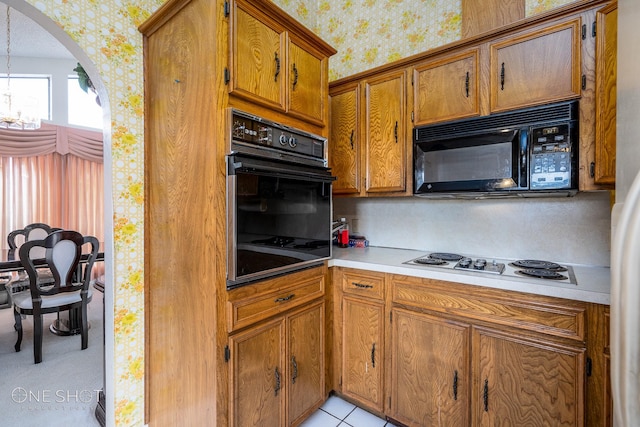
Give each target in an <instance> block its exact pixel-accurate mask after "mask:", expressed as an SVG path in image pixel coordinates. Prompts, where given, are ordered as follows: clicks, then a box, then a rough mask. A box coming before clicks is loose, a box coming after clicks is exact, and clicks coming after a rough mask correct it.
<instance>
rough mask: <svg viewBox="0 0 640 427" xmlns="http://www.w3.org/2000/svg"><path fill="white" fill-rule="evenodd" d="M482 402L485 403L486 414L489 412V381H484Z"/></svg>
mask: <svg viewBox="0 0 640 427" xmlns="http://www.w3.org/2000/svg"><path fill="white" fill-rule="evenodd" d="M482 400H483V401H484V412H489V380H484V392H483V393H482Z"/></svg>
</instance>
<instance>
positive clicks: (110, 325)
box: [0, 0, 114, 425]
mask: <svg viewBox="0 0 640 427" xmlns="http://www.w3.org/2000/svg"><path fill="white" fill-rule="evenodd" d="M0 4H3V5H5V4H6V5H8V6H10V7H11V8H13V9H15V10H17V11H19V12H20V13H22V14H23V15H25V16H26V17H28V18H30V19H31V20H33V21H34V22H35V23H37V24H38V25H39V26H40V27H42V28H43V29H44V30H45V31H47V32H48V33H49V34H51V35H52V36H53V37H54V38H55V39H56V40H58V41H59V42H60V44H61V45H62V46H64V47H65V48H66V49H67V50H68V51H69V52H71V54H72V55H73V56H74V57H75V58H76V60H77V61H78V62H79V63H80V64H82V66H83V68H84V69H85V70H86V72H87V74H88V75H89V77H90V78H91V80H92V82H93V84H94V86H95V87H96V89H97V92H98V97H99V99H100V103H101V106H102V110H103V120H104V131H103V135H104V137H103V139H104V148H103V152H104V206H105V212H104V218H105V219H104V224H105V230H104V236H105V242H104V252H105V277H106V287H105V295H104V303H105V307H106V310H105V318H104V322H105V357H104V360H105V361H109V362H110V363H105V366H104V378H105V380H104V384H103V386H104V387H105V391H106V393H107V395H110V394H111V393H113V388H114V387H113V384H114V366H113V363H112V362H111V361H113V360H114V356H113V354H114V310H113V308H114V292H113V288H114V287H113V286H112V283H113V282H114V267H113V253H114V248H113V241H114V238H113V229H114V226H113V202H112V201H113V196H112V195H113V189H112V181H113V179H112V173H113V172H112V171H113V159H112V155H111V152H112V144H111V135H112V129H111V123H112V121H111V108H110V99H109V96H108V93H107V88H106V86H105V84H104V82H103V80H102V77H101V75H100V73H99V71H98V68H97V66H96V65H95V63H94V62H93V61H92V60H91V59H90V57H89V56H88V54H87V53H86V52H85V51H84V50H83V49H82V48H81V47H80V46H79V45H78V43H76V42H75V41H74V40H73V39H72V38H71V36H70V35H69V34H68V33H67V32H65V30H63V29H62V28H61V27H60V26H59V25H58V24H57V23H56V22H54V21H53V20H52V19H51V18H50V17H48V16H47V15H45V14H44V13H42V12H41V11H40V10H38V9H37V8H35V7H34V6H33V5H31V4H29V3H27V1H25V0H0ZM3 9H4V8H3ZM93 344H94V345H100V344H99V343H93ZM94 403H95V401H94ZM106 413H107V418H108V424H109V425H112V424H113V423H114V421H113V420H114V405H113V403H112V402H110V400H109V399H107V401H106ZM60 415H62V414H54V416H56V417H57V416H60Z"/></svg>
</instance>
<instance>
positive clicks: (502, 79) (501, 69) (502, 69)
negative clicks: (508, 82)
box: [500, 62, 504, 90]
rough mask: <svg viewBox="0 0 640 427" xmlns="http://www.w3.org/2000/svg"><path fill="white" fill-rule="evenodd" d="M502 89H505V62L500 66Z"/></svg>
mask: <svg viewBox="0 0 640 427" xmlns="http://www.w3.org/2000/svg"><path fill="white" fill-rule="evenodd" d="M500 90H504V62H503V63H502V67H501V68H500Z"/></svg>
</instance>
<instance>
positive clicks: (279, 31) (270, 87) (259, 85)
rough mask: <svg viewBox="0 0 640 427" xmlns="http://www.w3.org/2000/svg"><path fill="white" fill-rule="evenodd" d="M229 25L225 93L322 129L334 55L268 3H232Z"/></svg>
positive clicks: (329, 47) (327, 46)
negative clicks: (228, 55) (227, 92)
mask: <svg viewBox="0 0 640 427" xmlns="http://www.w3.org/2000/svg"><path fill="white" fill-rule="evenodd" d="M230 23H231V25H230V28H229V29H230V36H229V40H230V43H231V49H230V52H231V58H230V71H229V75H228V78H229V93H230V94H231V95H232V96H235V97H239V98H241V99H243V100H246V101H249V102H252V103H255V104H257V105H260V106H264V107H267V108H270V109H272V110H274V111H277V112H280V113H287V114H289V115H291V116H293V117H296V118H299V119H301V120H304V121H306V122H308V123H312V124H314V125H318V126H321V127H322V126H324V125H325V124H326V120H327V115H328V114H327V111H328V107H327V102H328V99H327V97H328V90H329V83H328V78H329V77H328V73H329V71H328V70H329V62H328V58H329V56H331V55H333V54H334V53H336V51H335V49H333V48H332V47H331V46H329V45H328V44H326V43H325V42H324V41H322V40H321V39H320V38H319V37H317V36H316V35H315V34H314V33H312V32H311V31H310V30H308V29H307V28H305V27H303V26H302V25H301V24H300V23H298V22H297V21H295V20H294V19H293V18H291V17H290V16H289V15H287V14H286V13H284V12H283V11H282V10H280V9H278V8H277V7H276V6H275V5H273V4H272V3H271V2H265V1H262V0H261V1H249V0H234V1H232V6H231V20H230Z"/></svg>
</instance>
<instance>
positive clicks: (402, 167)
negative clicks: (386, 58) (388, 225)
mask: <svg viewBox="0 0 640 427" xmlns="http://www.w3.org/2000/svg"><path fill="white" fill-rule="evenodd" d="M364 85H365V89H364V91H365V98H366V102H365V105H366V107H365V108H366V110H365V114H366V117H365V153H364V154H365V164H366V179H365V187H366V192H367V193H380V192H402V191H405V189H406V178H407V160H408V158H407V140H406V131H405V128H406V120H405V118H406V114H405V111H406V100H405V72H404V71H402V72H399V73H398V72H396V73H392V74H387V75H383V76H380V77H379V78H376V79H370V80H367V81H365V83H364Z"/></svg>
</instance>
